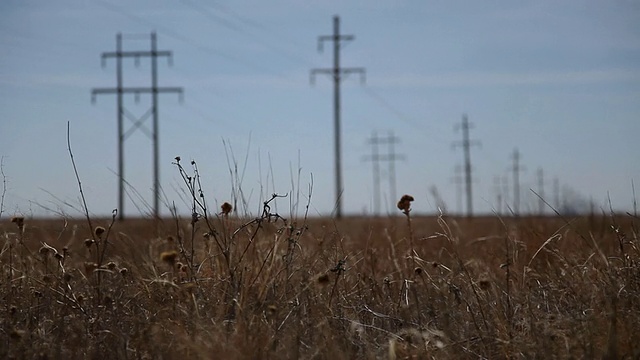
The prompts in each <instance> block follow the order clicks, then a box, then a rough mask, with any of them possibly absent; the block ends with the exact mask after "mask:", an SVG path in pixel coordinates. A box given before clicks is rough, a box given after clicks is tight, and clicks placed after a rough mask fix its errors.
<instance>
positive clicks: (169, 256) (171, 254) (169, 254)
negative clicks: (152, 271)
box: [160, 250, 178, 266]
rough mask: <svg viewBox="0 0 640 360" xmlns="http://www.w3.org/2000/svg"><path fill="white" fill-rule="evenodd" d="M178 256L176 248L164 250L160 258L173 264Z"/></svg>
mask: <svg viewBox="0 0 640 360" xmlns="http://www.w3.org/2000/svg"><path fill="white" fill-rule="evenodd" d="M177 258H178V252H177V251H175V250H171V251H163V252H162V253H161V254H160V259H161V260H162V261H164V262H166V263H167V264H170V265H172V266H173V264H174V263H175V262H176V259H177Z"/></svg>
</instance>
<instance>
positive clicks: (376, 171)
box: [365, 131, 380, 215]
mask: <svg viewBox="0 0 640 360" xmlns="http://www.w3.org/2000/svg"><path fill="white" fill-rule="evenodd" d="M367 143H369V144H371V155H370V156H369V157H367V158H365V160H371V161H372V162H373V213H374V215H380V154H379V151H378V144H379V138H378V134H377V133H376V132H375V131H374V132H373V135H372V136H371V138H370V139H368V140H367Z"/></svg>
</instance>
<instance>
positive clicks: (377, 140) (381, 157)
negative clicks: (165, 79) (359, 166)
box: [365, 131, 404, 215]
mask: <svg viewBox="0 0 640 360" xmlns="http://www.w3.org/2000/svg"><path fill="white" fill-rule="evenodd" d="M398 142H400V140H399V139H398V137H396V136H395V135H393V132H392V131H390V132H389V133H388V135H387V136H386V137H379V136H378V135H377V133H376V132H375V131H374V132H373V135H372V136H371V138H370V139H367V143H369V144H371V146H372V149H371V150H372V153H371V155H370V156H367V157H365V160H371V161H373V191H374V195H373V206H374V211H375V214H376V215H379V214H380V165H379V162H380V161H388V162H389V170H388V174H387V175H388V177H389V196H390V197H391V203H392V204H393V203H394V202H395V201H396V200H397V199H396V167H395V162H396V160H404V156H403V155H401V154H396V152H395V146H394V145H395V144H396V143H398ZM380 144H387V145H388V153H387V154H380V152H379V148H378V145H380Z"/></svg>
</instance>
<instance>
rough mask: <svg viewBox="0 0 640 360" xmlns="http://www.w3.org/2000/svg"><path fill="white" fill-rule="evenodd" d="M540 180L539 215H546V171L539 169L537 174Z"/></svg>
mask: <svg viewBox="0 0 640 360" xmlns="http://www.w3.org/2000/svg"><path fill="white" fill-rule="evenodd" d="M536 177H537V178H538V215H543V214H544V170H542V168H538V170H537V172H536Z"/></svg>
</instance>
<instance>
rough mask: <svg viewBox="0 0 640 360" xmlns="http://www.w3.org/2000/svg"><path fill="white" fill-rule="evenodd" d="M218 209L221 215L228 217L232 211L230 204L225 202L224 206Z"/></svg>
mask: <svg viewBox="0 0 640 360" xmlns="http://www.w3.org/2000/svg"><path fill="white" fill-rule="evenodd" d="M220 209H221V210H222V212H221V214H222V215H229V213H230V212H231V210H233V206H231V204H229V203H228V202H226V201H225V202H224V204H222V206H220Z"/></svg>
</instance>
